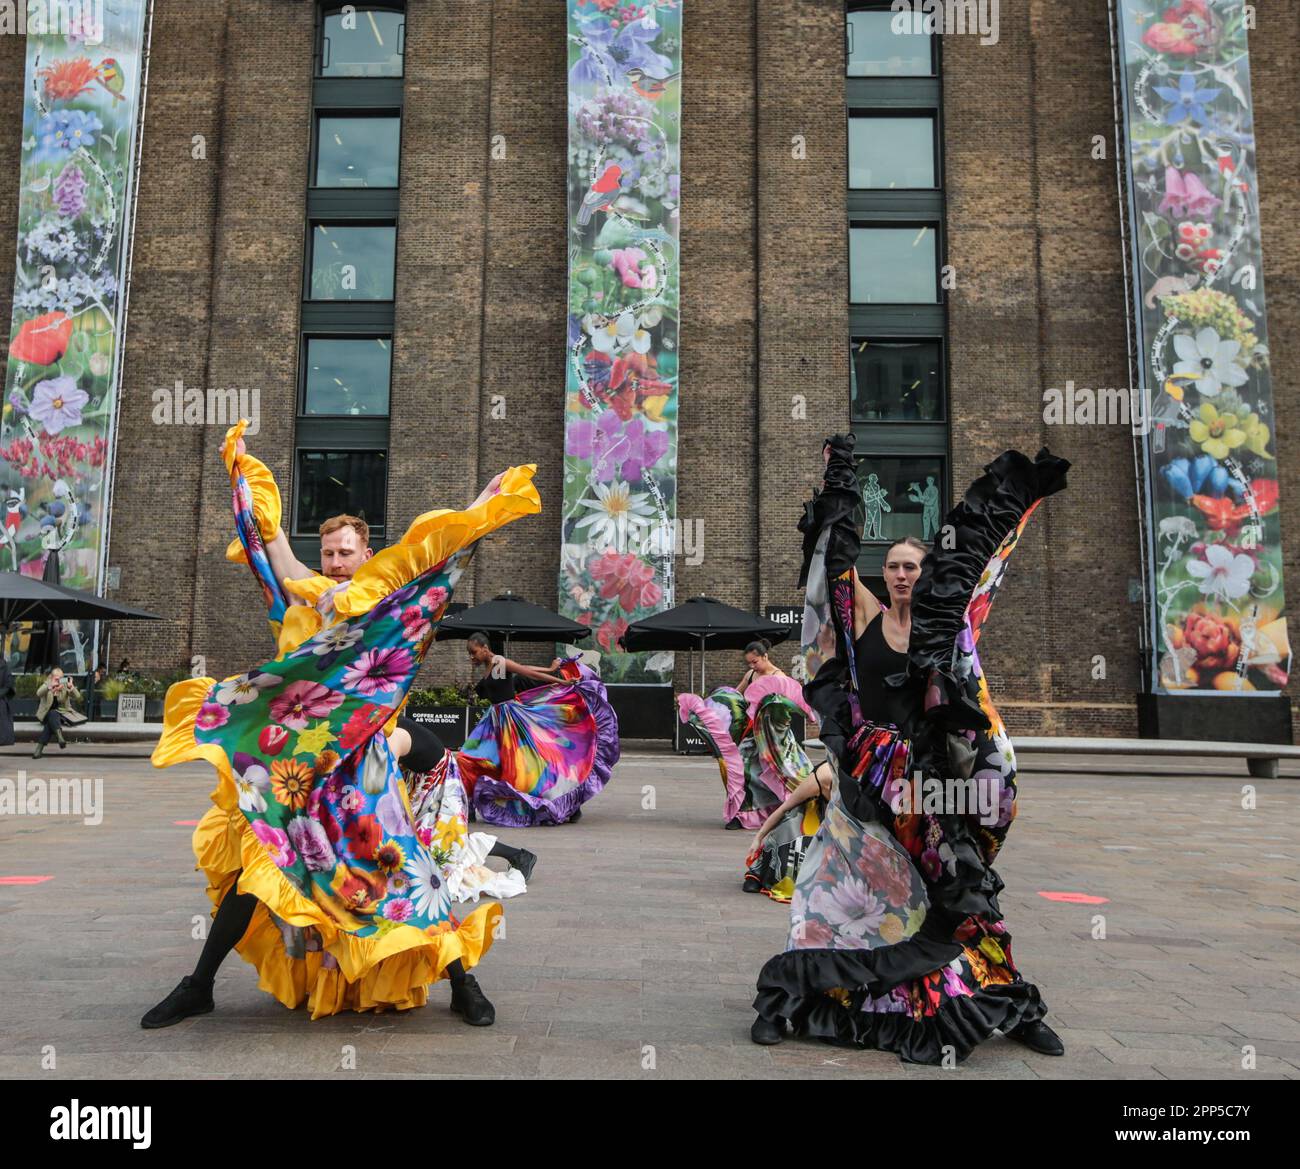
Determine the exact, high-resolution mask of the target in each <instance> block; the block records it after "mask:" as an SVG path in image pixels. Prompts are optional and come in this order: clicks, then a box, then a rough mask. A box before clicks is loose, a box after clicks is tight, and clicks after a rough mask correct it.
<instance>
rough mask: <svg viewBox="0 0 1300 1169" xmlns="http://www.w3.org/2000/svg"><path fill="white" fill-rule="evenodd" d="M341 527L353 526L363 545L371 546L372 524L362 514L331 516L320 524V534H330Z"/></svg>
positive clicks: (323, 535)
mask: <svg viewBox="0 0 1300 1169" xmlns="http://www.w3.org/2000/svg"><path fill="white" fill-rule="evenodd" d="M340 528H351V529H352V530H353V531H354V532H356V534H357V538H358V539H359V540H360V541H361V547H363V548H369V547H370V525H369V524H368V523H366V521H365V520H363V519H362V518H361V517H360V516H354V515H346V514H345V515H336V516H330V518H329V519H327V520H326V521H325V522H324V523H323V524H321V526H320V534H321V536H322V538H323V537H325V536H328V535H329V534H330V533H331V532H337V531H338V530H339V529H340Z"/></svg>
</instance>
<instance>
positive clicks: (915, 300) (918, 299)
mask: <svg viewBox="0 0 1300 1169" xmlns="http://www.w3.org/2000/svg"><path fill="white" fill-rule="evenodd" d="M935 247H936V236H935V230H934V228H932V227H915V226H912V227H855V228H852V229H851V230H850V232H849V299H850V300H851V301H852V302H853V303H854V304H937V303H938V300H939V270H938V266H937V265H938V261H937V256H936V252H935Z"/></svg>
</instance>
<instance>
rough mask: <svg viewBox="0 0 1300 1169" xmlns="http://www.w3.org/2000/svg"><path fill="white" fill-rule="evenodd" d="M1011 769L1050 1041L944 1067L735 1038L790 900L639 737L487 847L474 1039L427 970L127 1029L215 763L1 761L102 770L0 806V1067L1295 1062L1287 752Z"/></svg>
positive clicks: (349, 1071) (186, 913)
mask: <svg viewBox="0 0 1300 1169" xmlns="http://www.w3.org/2000/svg"><path fill="white" fill-rule="evenodd" d="M1024 765H1025V770H1023V771H1022V776H1021V785H1022V786H1021V792H1022V797H1021V810H1020V817H1019V819H1018V820H1017V822H1016V824H1015V826H1014V828H1013V829H1012V831H1011V835H1010V838H1009V841H1008V845H1007V848H1006V850H1005V852H1004V853H1003V855H1002V858H1001V860H1000V863H999V865H998V868H999V871H1000V873H1001V874H1002V877H1003V879H1004V880H1005V882H1006V885H1007V889H1006V892H1005V893H1004V894H1003V897H1002V906H1003V909H1004V910H1005V912H1006V915H1007V919H1008V922H1009V924H1010V928H1011V930H1012V932H1013V934H1014V937H1015V954H1016V960H1017V962H1018V964H1019V966H1020V968H1021V970H1022V971H1023V972H1024V973H1025V974H1026V975H1027V976H1028V977H1029V978H1031V979H1032V980H1034V981H1035V982H1037V983H1038V985H1039V987H1040V989H1041V990H1042V993H1043V996H1044V998H1045V999H1046V1001H1047V1003H1048V1005H1049V1008H1050V1015H1049V1021H1050V1022H1051V1023H1052V1024H1053V1025H1054V1026H1055V1027H1056V1028H1057V1030H1058V1031H1059V1032H1060V1034H1061V1037H1062V1038H1063V1040H1064V1041H1065V1045H1066V1055H1065V1057H1064V1058H1061V1059H1052V1058H1048V1057H1044V1056H1038V1055H1035V1054H1033V1053H1031V1052H1029V1051H1027V1050H1026V1049H1025V1048H1023V1047H1020V1046H1018V1045H1016V1044H1014V1043H1010V1042H1008V1041H1006V1040H1004V1039H1002V1038H1000V1037H997V1038H994V1039H993V1040H991V1041H990V1042H988V1043H986V1044H984V1045H983V1046H982V1047H981V1048H979V1049H978V1050H977V1051H976V1052H975V1053H974V1054H973V1055H972V1056H971V1058H970V1059H969V1060H968V1061H967V1062H966V1063H965V1064H964V1065H962V1066H961V1067H960V1068H958V1069H955V1070H944V1069H940V1068H918V1067H910V1066H906V1065H903V1064H900V1063H899V1062H898V1060H897V1058H896V1057H894V1056H892V1055H888V1054H884V1053H879V1052H868V1051H853V1050H845V1049H840V1048H833V1047H829V1046H826V1045H823V1044H820V1043H815V1042H808V1041H793V1040H791V1041H787V1042H786V1043H785V1044H783V1045H781V1046H779V1047H776V1048H760V1047H756V1046H754V1045H753V1044H751V1043H750V1041H749V1036H748V1029H749V1024H750V1021H751V1019H752V1012H751V1011H750V1006H749V1004H750V1001H751V999H752V996H753V989H754V979H755V976H756V974H757V972H758V970H759V968H760V966H761V965H762V963H763V962H764V960H765V959H767V958H768V957H770V956H771V955H772V954H773V953H775V952H776V951H778V950H779V949H781V947H782V945H783V943H784V938H785V925H786V920H787V918H788V910H787V908H786V907H784V906H781V905H778V904H775V903H773V902H771V901H769V900H768V899H767V898H765V897H761V896H754V895H747V894H744V893H742V892H741V889H740V878H741V871H742V868H743V856H744V852H745V850H746V847H747V844H748V841H749V840H750V838H751V835H752V834H750V833H740V832H726V831H723V830H722V828H721V807H722V800H721V785H720V782H719V778H718V772H717V767H716V764H714V762H713V761H712V760H710V759H701V758H690V759H682V758H679V757H675V756H671V755H667V754H651V753H629V754H627V755H625V757H624V760H623V762H622V763H621V764H620V765H619V766H618V768H617V769H616V771H615V773H614V778H613V781H612V783H611V784H610V786H609V788H608V789H607V790H606V791H605V792H604V793H602V794H601V795H600V796H599V797H597V798H596V800H595V801H594V802H593V803H591V804H588V805H587V810H586V812H585V814H584V816H583V818H582V820H581V822H580V823H578V824H574V825H568V826H565V827H561V828H546V829H532V830H522V831H514V832H506V833H505V839H506V840H507V841H509V842H511V843H516V844H519V843H523V844H526V845H527V846H528V847H529V848H531V849H533V850H534V851H535V852H536V853H538V855H539V856H540V858H541V860H540V863H539V864H538V867H537V871H536V874H535V875H534V880H533V882H532V884H531V885H530V888H529V892H528V893H527V894H526V895H525V896H523V897H520V898H517V899H515V900H512V901H509V902H507V903H506V922H507V927H506V934H505V937H504V938H502V939H501V940H500V941H499V942H498V943H497V944H496V946H495V947H494V948H493V949H492V951H491V952H490V953H489V954H488V956H487V958H486V959H485V960H484V962H483V964H482V965H481V966H480V967H479V969H478V970H477V973H478V975H479V976H480V981H481V983H482V985H483V987H484V990H485V991H486V992H487V994H488V995H489V997H490V998H491V999H492V1000H493V1002H494V1003H495V1004H496V1008H497V1022H496V1025H495V1026H494V1027H491V1028H484V1029H477V1030H476V1029H472V1028H469V1027H467V1026H465V1025H464V1024H463V1023H461V1022H459V1021H458V1019H457V1018H456V1017H455V1016H453V1015H452V1014H451V1013H450V1012H449V1011H448V1010H447V1002H448V998H449V992H448V988H447V984H446V983H445V982H444V983H440V984H439V985H438V986H436V987H435V988H434V989H433V991H432V996H431V1002H430V1005H429V1007H428V1008H426V1009H424V1010H416V1011H410V1012H407V1013H405V1014H401V1015H395V1014H388V1015H380V1016H374V1015H366V1016H359V1015H355V1014H346V1015H340V1016H335V1017H333V1018H329V1019H323V1020H320V1021H318V1022H314V1023H313V1022H311V1021H310V1020H309V1019H308V1018H307V1016H306V1014H305V1012H304V1011H301V1010H300V1011H297V1012H291V1011H288V1010H286V1009H285V1008H284V1007H282V1006H281V1005H280V1004H279V1003H277V1002H275V1001H274V1000H273V999H271V998H270V996H268V995H266V994H264V993H262V992H260V991H259V990H258V989H257V986H256V977H255V975H254V972H253V970H252V968H251V967H249V966H247V965H246V964H245V963H243V962H242V961H241V960H239V959H238V957H236V956H234V955H232V956H231V958H230V959H229V960H228V961H227V962H226V964H225V966H224V967H223V968H222V972H221V974H220V976H219V977H218V979H217V985H216V1001H217V1009H216V1011H215V1012H214V1013H213V1014H211V1015H207V1016H202V1017H199V1018H196V1019H190V1020H187V1021H186V1022H184V1023H182V1024H180V1025H178V1026H176V1027H173V1028H170V1029H166V1030H161V1031H143V1030H141V1029H140V1026H139V1019H140V1016H141V1015H142V1014H143V1013H144V1012H145V1011H146V1010H147V1009H148V1008H149V1007H151V1006H152V1005H153V1004H154V1003H155V1002H157V1001H158V1000H159V999H160V998H162V997H163V995H165V994H166V993H167V991H169V990H170V989H171V988H172V987H173V986H174V985H175V984H176V983H177V982H178V981H179V979H180V977H181V975H183V974H185V973H188V972H189V970H190V969H191V968H192V966H193V964H194V961H195V959H196V957H197V955H198V951H199V948H200V945H201V942H199V941H197V940H194V939H193V937H192V931H193V929H194V917H195V915H202V914H204V913H205V912H206V910H207V899H206V897H205V896H204V892H203V879H202V877H201V876H200V875H199V874H198V873H197V872H195V871H194V868H193V856H192V853H191V851H190V844H189V838H190V832H191V829H190V828H189V827H187V826H185V825H182V824H178V823H177V821H192V820H196V819H198V817H199V816H200V815H201V814H202V813H203V811H204V809H205V808H206V807H207V806H208V793H209V791H210V790H211V789H212V787H213V772H212V769H211V768H210V767H208V766H207V765H200V764H189V765H185V766H182V767H176V768H173V769H171V770H170V771H167V772H159V771H155V770H154V769H153V768H152V767H151V766H150V765H149V762H148V759H147V758H146V757H145V752H144V749H143V748H141V747H138V746H137V747H108V748H96V749H93V753H92V748H89V747H80V748H78V747H76V746H74V747H72V748H70V749H69V750H67V751H65V752H59V751H55V752H54V753H53V754H52V755H50V756H47V757H46V758H44V759H41V760H38V761H34V760H32V759H31V758H30V755H29V754H22V753H20V751H19V749H17V748H11V749H9V750H8V751H7V752H0V777H4V778H6V779H11V780H12V779H14V778H16V777H17V774H18V771H19V769H23V770H24V771H26V772H27V774H28V775H29V776H40V777H52V776H77V777H96V776H101V777H102V778H103V792H104V796H103V801H104V807H103V820H102V823H99V824H97V825H88V824H86V823H84V822H82V820H81V819H78V818H75V817H69V816H28V815H19V816H14V815H7V816H0V880H3V879H5V878H13V877H20V878H21V877H38V876H40V877H48V878H50V879H48V880H44V881H40V882H35V883H21V884H14V883H7V882H6V883H0V1076H5V1077H22V1078H32V1079H38V1078H41V1077H43V1076H57V1077H60V1078H63V1077H74V1078H80V1077H147V1078H158V1077H163V1078H189V1077H261V1076H266V1077H273V1076H309V1077H311V1076H326V1077H330V1076H344V1077H362V1078H367V1077H385V1076H413V1075H415V1076H420V1075H424V1076H437V1077H449V1076H455V1077H608V1078H629V1079H638V1078H674V1077H728V1078H778V1079H786V1078H800V1079H807V1078H810V1077H811V1078H826V1079H842V1078H846V1077H863V1078H943V1077H966V1078H988V1077H993V1078H1001V1077H1007V1078H1020V1079H1032V1078H1035V1077H1044V1078H1053V1079H1056V1078H1089V1079H1116V1078H1124V1079H1161V1078H1188V1077H1190V1078H1214V1079H1218V1078H1245V1079H1252V1078H1257V1077H1269V1078H1274V1079H1276V1078H1283V1077H1285V1078H1297V1077H1300V912H1297V910H1298V908H1300V884H1298V881H1297V876H1298V874H1300V865H1298V864H1297V859H1298V858H1300V768H1297V767H1296V766H1295V765H1291V764H1284V765H1283V773H1284V778H1282V779H1280V780H1273V781H1267V780H1263V781H1252V780H1249V779H1248V778H1247V777H1246V776H1245V765H1244V763H1241V762H1239V761H1235V762H1234V761H1228V762H1218V763H1205V764H1204V765H1202V764H1201V763H1200V762H1198V761H1196V760H1179V761H1177V762H1167V763H1157V764H1151V765H1145V766H1146V767H1147V768H1149V767H1158V768H1161V769H1162V770H1161V771H1159V772H1158V773H1156V774H1150V773H1149V771H1140V770H1139V769H1137V768H1135V767H1134V766H1132V765H1131V764H1126V762H1125V761H1124V760H1122V759H1119V760H1116V759H1111V760H1105V761H1102V760H1094V761H1089V760H1087V759H1083V760H1081V759H1079V758H1077V757H1071V758H1070V759H1069V760H1066V759H1064V758H1060V757H1053V756H1045V755H1036V756H1033V757H1032V758H1027V759H1025V760H1024ZM1189 776H1195V777H1196V778H1189ZM1249 784H1254V787H1255V791H1256V800H1257V806H1256V807H1255V808H1254V809H1253V810H1250V809H1245V808H1243V807H1242V803H1243V788H1245V787H1246V786H1247V785H1249ZM494 863H500V862H494ZM1043 893H1050V894H1075V895H1078V894H1083V895H1087V896H1088V897H1093V898H1106V901H1105V903H1104V904H1089V903H1083V902H1081V901H1078V900H1070V899H1049V898H1047V897H1044V896H1042V895H1041V894H1043ZM1100 927H1104V934H1105V936H1104V937H1096V936H1094V934H1096V933H1099V932H1101V930H1100ZM51 1049H52V1054H53V1059H54V1069H53V1070H43V1068H42V1061H43V1060H44V1062H45V1063H46V1064H48V1063H49V1062H50V1056H51ZM1252 1057H1253V1063H1254V1068H1253V1069H1251V1068H1249V1067H1244V1066H1243V1064H1249V1063H1250V1062H1251V1060H1252ZM352 1065H355V1066H354V1067H353V1066H352Z"/></svg>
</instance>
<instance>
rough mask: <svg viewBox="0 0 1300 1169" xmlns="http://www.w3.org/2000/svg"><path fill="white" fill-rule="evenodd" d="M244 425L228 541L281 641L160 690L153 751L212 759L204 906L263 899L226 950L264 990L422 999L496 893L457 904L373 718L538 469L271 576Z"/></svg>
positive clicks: (386, 1001) (418, 657) (467, 958)
mask: <svg viewBox="0 0 1300 1169" xmlns="http://www.w3.org/2000/svg"><path fill="white" fill-rule="evenodd" d="M242 431H243V425H242V424H240V425H239V426H236V427H233V428H232V429H231V431H230V432H229V433H228V434H227V437H226V443H225V446H224V448H223V454H224V457H225V459H226V465H227V468H228V469H229V471H230V474H231V486H232V492H233V499H234V504H235V511H236V529H237V531H238V533H239V548H238V551H236V550H235V548H234V546H232V549H231V551H230V553H229V556H230V558H231V559H243V560H246V561H247V563H248V564H249V565H250V567H251V568H252V570H253V572H254V574H255V576H256V577H257V579H258V581H259V583H260V584H261V585H262V586H263V593H264V596H265V598H266V601H267V609H268V617H269V619H270V620H271V622H272V628H273V629H276V630H277V631H278V640H279V649H280V653H279V654H278V656H277V657H276V658H275V659H274V660H273V661H271V662H268V663H266V664H264V665H262V666H259V667H257V668H256V669H253V670H250V671H249V672H247V673H245V674H242V675H239V676H236V677H231V678H227V679H225V680H224V681H221V682H217V681H216V680H214V679H211V678H197V679H190V680H188V681H185V682H181V683H178V684H176V685H175V686H173V687H172V688H171V689H170V690H169V691H168V693H167V701H166V708H165V713H164V730H163V735H162V738H161V739H160V741H159V743H158V746H157V747H156V748H155V750H154V753H153V762H154V764H155V765H156V766H159V767H167V766H170V765H172V764H175V763H180V762H186V761H190V760H196V759H206V760H208V762H210V763H211V764H212V765H213V767H214V768H215V769H216V771H217V776H218V782H217V787H216V789H215V791H213V793H212V800H213V804H214V807H213V808H212V809H210V810H209V811H208V813H207V814H206V815H205V816H204V817H203V819H202V820H201V821H200V824H199V827H198V828H197V829H196V831H195V834H194V848H195V855H196V857H197V859H198V864H199V867H200V868H202V869H203V871H204V872H205V874H206V875H207V879H208V886H209V888H208V892H209V896H210V897H211V899H212V902H213V904H214V906H216V905H218V904H220V902H221V900H222V899H223V898H224V897H225V896H226V894H227V893H229V892H230V891H231V890H232V889H234V888H236V887H237V888H238V891H239V892H241V893H252V894H254V895H255V896H256V897H257V899H258V902H259V905H258V907H257V909H256V910H255V912H254V916H253V920H252V922H251V924H250V926H249V929H248V931H247V932H246V933H245V935H244V937H243V939H242V940H241V942H240V943H239V944H238V946H237V947H236V948H237V949H238V951H239V953H240V955H241V956H242V957H243V958H244V959H245V960H247V961H249V962H251V963H252V964H253V965H254V966H256V967H257V970H258V973H259V975H260V986H261V987H262V989H264V990H267V991H269V992H270V993H272V994H273V995H275V996H276V997H277V998H278V999H279V1000H280V1001H281V1002H282V1003H284V1004H285V1005H286V1006H289V1007H296V1006H298V1005H299V1004H301V1003H302V1002H303V1001H306V1002H307V1004H308V1007H309V1009H310V1012H311V1015H312V1017H313V1018H318V1017H320V1016H322V1015H329V1014H334V1013H336V1012H337V1011H340V1010H344V1009H353V1010H382V1009H385V1008H397V1009H406V1008H410V1007H415V1006H421V1005H423V1004H424V1003H425V1002H426V1001H427V997H428V990H427V988H428V984H429V983H430V982H432V981H434V980H435V979H437V978H439V977H441V976H442V975H443V974H444V972H445V970H446V967H447V966H448V965H449V964H450V963H451V962H453V961H456V960H460V961H461V962H462V963H463V965H464V966H465V968H467V969H468V968H470V967H472V966H473V965H475V964H476V963H477V962H478V960H479V958H480V957H481V956H482V954H483V953H484V952H485V951H486V950H487V948H488V947H489V946H490V945H491V943H492V938H493V935H494V929H495V927H496V923H497V921H498V919H499V918H500V915H501V909H500V907H499V906H496V905H487V906H484V907H482V908H480V909H478V910H476V911H474V912H473V913H471V914H470V915H469V916H468V917H466V918H465V919H464V920H463V921H459V922H458V921H457V920H456V919H455V917H453V916H452V913H451V894H450V890H449V889H448V887H447V884H446V883H445V881H444V880H443V879H442V874H441V870H440V867H439V865H438V863H437V861H436V860H435V859H434V857H433V856H432V855H431V854H430V852H429V850H428V848H427V847H426V846H425V845H424V844H423V843H422V842H421V840H420V838H419V836H418V834H417V828H416V826H415V824H414V822H413V818H412V812H411V807H410V803H409V800H408V797H407V789H406V785H405V783H404V782H403V780H402V776H401V772H400V770H399V768H398V766H397V762H396V759H395V758H394V756H393V753H392V751H391V750H390V748H389V746H388V740H387V738H386V737H385V735H384V734H383V733H381V732H382V731H383V730H384V728H385V726H386V725H391V724H392V723H395V721H396V716H397V711H398V710H399V708H400V707H401V705H402V703H403V702H404V700H405V697H406V693H407V691H408V689H409V688H410V686H411V683H412V682H413V681H414V679H415V676H416V673H417V672H418V671H419V668H420V664H421V661H422V660H423V657H424V654H425V652H426V651H427V649H428V647H429V644H430V642H431V641H432V637H433V625H434V623H435V622H436V621H437V620H438V619H439V617H440V616H441V615H442V612H443V610H444V609H445V607H446V604H447V601H448V599H449V598H450V596H451V592H452V589H453V588H454V587H455V584H456V582H457V580H458V579H459V577H460V575H461V574H462V573H463V571H464V568H465V565H466V564H467V563H468V560H469V556H470V555H471V553H472V549H473V547H474V545H475V543H476V542H477V541H478V540H479V539H480V538H481V537H482V536H485V535H487V534H488V533H489V532H491V531H494V530H495V529H497V528H500V527H502V526H503V525H505V524H507V523H510V522H511V521H513V520H515V519H517V518H519V517H521V516H524V515H531V514H535V513H536V512H538V511H540V509H541V502H540V500H539V498H538V496H537V491H536V489H535V488H534V487H533V484H532V476H533V472H534V468H532V467H516V468H512V469H511V470H509V471H508V472H506V474H505V476H504V478H503V480H502V484H501V489H500V492H499V493H498V494H496V495H494V496H493V497H492V498H490V499H488V500H487V501H486V502H484V503H482V504H479V505H477V506H476V507H473V508H470V509H469V510H467V511H464V512H456V511H436V512H428V513H426V514H425V515H423V516H420V517H419V518H418V519H417V520H416V521H415V522H414V523H413V524H412V526H411V527H410V529H408V531H407V532H406V534H405V535H404V536H403V537H402V539H401V541H400V542H399V543H398V544H395V545H393V546H392V547H389V548H385V549H383V550H382V551H380V552H379V553H377V554H376V555H375V556H374V557H373V558H372V559H370V560H369V561H367V562H366V563H365V564H364V565H362V567H361V568H360V569H358V571H357V573H356V574H355V576H354V577H353V578H352V580H351V581H350V582H349V583H347V584H346V585H339V584H337V583H336V582H334V581H331V580H329V579H328V578H325V577H322V576H318V575H317V576H313V577H310V578H308V579H306V580H301V581H287V582H279V581H277V580H276V578H275V575H274V573H273V572H272V571H271V567H270V562H269V559H268V557H267V554H266V549H265V543H264V540H265V538H267V537H268V536H269V535H270V534H271V525H272V524H273V523H274V524H275V525H276V526H278V520H279V497H278V492H276V491H275V486H274V481H273V480H272V479H271V477H270V474H269V472H267V471H266V469H265V468H264V467H262V466H261V464H260V463H257V461H256V460H254V459H251V458H250V457H249V456H247V455H243V456H240V455H237V454H236V453H235V449H236V447H235V444H236V442H237V441H238V439H239V437H240V436H241V434H242ZM271 493H274V496H273V497H272V494H271ZM295 596H297V597H303V598H306V599H307V600H309V601H311V602H312V603H311V604H301V603H298V602H297V601H296V600H295V599H294V597H295Z"/></svg>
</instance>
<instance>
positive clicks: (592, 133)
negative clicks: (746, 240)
mask: <svg viewBox="0 0 1300 1169" xmlns="http://www.w3.org/2000/svg"><path fill="white" fill-rule="evenodd" d="M567 2H568V6H569V7H568V16H569V54H568V63H569V160H568V175H569V185H568V189H569V221H568V222H569V307H568V316H569V331H568V361H567V375H566V385H565V419H566V421H565V439H564V513H563V519H562V524H563V528H562V539H563V542H564V543H563V549H562V556H561V567H560V588H559V592H560V611H561V612H562V613H563V614H564V615H565V616H567V617H570V618H572V619H573V620H575V621H581V622H582V623H583V624H585V625H589V626H591V628H592V629H593V631H594V633H595V647H596V648H599V650H600V651H601V652H602V653H603V654H605V655H606V656H605V659H604V665H603V668H602V674H603V677H604V679H605V681H606V682H643V683H645V682H648V683H660V682H667V681H668V680H669V677H670V674H671V670H672V655H671V654H651V655H645V654H625V653H622V652H619V651H618V639H619V638H620V637H621V636H622V635H623V633H624V632H625V631H626V630H627V626H628V624H629V622H632V621H637V620H640V619H641V618H643V617H648V616H650V615H651V614H654V613H658V612H660V611H662V610H663V609H665V608H667V607H669V606H671V604H672V601H673V553H674V549H675V546H676V543H677V530H678V525H677V522H676V516H677V325H678V202H679V199H680V182H681V174H680V157H681V154H680V132H681V63H682V57H681V53H682V4H681V2H680V0H647V2H646V3H642V4H634V3H623V2H622V0H567Z"/></svg>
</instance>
